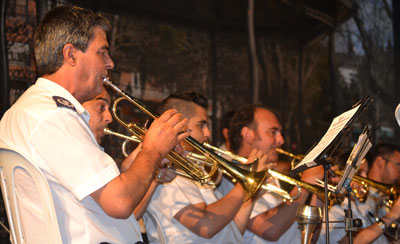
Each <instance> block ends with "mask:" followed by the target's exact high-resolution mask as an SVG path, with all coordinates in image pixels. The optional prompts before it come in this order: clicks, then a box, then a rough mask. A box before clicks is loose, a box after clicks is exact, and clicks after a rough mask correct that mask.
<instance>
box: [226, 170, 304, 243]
mask: <svg viewBox="0 0 400 244" xmlns="http://www.w3.org/2000/svg"><path fill="white" fill-rule="evenodd" d="M276 184H277V185H279V183H278V182H276ZM233 186H234V185H233V184H232V183H231V182H230V181H229V180H228V179H226V178H225V177H223V178H222V181H221V184H220V185H219V187H218V190H219V191H220V192H221V193H222V194H223V195H225V194H227V193H228V192H229V191H230V189H232V188H233ZM281 202H282V200H281V199H280V198H277V197H275V196H274V195H272V194H268V193H265V194H264V195H263V196H261V197H260V198H259V199H258V200H257V201H256V203H255V204H254V208H253V211H252V212H251V214H250V218H254V217H256V216H257V215H259V214H261V213H263V212H265V211H267V210H268V209H271V208H274V207H276V206H278V205H279V204H280V203H281ZM243 239H244V241H245V243H252V244H259V243H282V244H287V243H300V241H301V234H300V230H299V229H298V225H297V222H294V223H293V224H292V225H291V226H290V228H289V229H288V230H287V231H286V232H285V233H284V234H283V235H282V236H281V237H280V238H279V240H278V241H276V242H274V241H267V240H265V239H263V238H261V237H260V236H258V235H256V234H255V233H253V232H252V231H250V230H249V229H246V231H245V232H244V236H243Z"/></svg>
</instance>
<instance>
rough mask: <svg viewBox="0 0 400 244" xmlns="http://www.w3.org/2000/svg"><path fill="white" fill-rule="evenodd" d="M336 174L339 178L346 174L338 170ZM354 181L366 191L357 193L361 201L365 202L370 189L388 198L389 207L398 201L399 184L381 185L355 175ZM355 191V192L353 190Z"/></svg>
mask: <svg viewBox="0 0 400 244" xmlns="http://www.w3.org/2000/svg"><path fill="white" fill-rule="evenodd" d="M335 174H337V175H339V176H343V174H344V172H343V170H338V171H335ZM352 181H354V182H357V183H359V184H361V185H362V186H363V187H364V190H363V192H362V193H359V192H357V191H356V192H355V193H356V194H355V195H356V197H357V198H358V199H359V200H360V201H364V200H365V197H366V195H367V193H368V191H369V188H370V187H373V188H375V189H376V190H378V191H379V192H382V193H383V194H384V195H385V196H387V197H388V198H387V203H386V205H387V207H390V208H391V207H392V205H393V203H394V202H395V201H396V200H397V199H398V197H399V195H400V193H399V186H398V185H397V184H393V185H391V184H383V183H379V182H376V181H374V180H370V179H368V178H365V177H362V176H359V175H354V176H353V178H352ZM353 191H355V190H353Z"/></svg>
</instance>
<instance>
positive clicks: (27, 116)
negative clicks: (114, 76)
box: [0, 78, 142, 243]
mask: <svg viewBox="0 0 400 244" xmlns="http://www.w3.org/2000/svg"><path fill="white" fill-rule="evenodd" d="M0 135H1V140H2V142H3V143H4V144H5V145H6V146H7V147H9V148H11V149H14V150H16V151H17V152H19V153H21V154H22V155H23V156H24V157H26V158H27V159H28V160H29V161H30V162H31V163H33V164H35V165H36V166H38V167H39V168H40V169H41V170H42V172H43V173H44V175H45V176H46V178H47V181H48V183H49V185H50V189H51V192H52V194H53V199H54V204H55V208H56V213H57V219H58V224H59V228H60V232H61V237H62V240H63V243H101V242H109V243H135V242H137V241H139V240H142V239H141V235H140V229H139V225H138V223H137V221H136V220H135V218H134V217H133V216H131V217H129V218H128V219H114V218H112V217H110V216H108V215H107V214H106V213H105V212H104V211H103V210H102V208H101V207H100V206H99V205H98V204H97V203H96V201H94V199H92V197H90V194H91V193H93V192H94V191H96V190H97V189H99V188H101V187H102V186H104V185H105V184H107V183H108V182H109V181H111V180H112V179H113V178H115V177H116V176H118V175H119V170H118V167H117V165H116V164H115V162H114V160H113V159H112V158H111V157H110V156H109V155H107V154H106V153H104V152H103V148H101V147H100V146H99V145H98V144H97V142H96V140H95V138H94V135H93V133H92V132H91V130H90V127H89V113H88V112H87V111H86V110H85V109H84V108H83V107H82V105H81V104H80V103H79V102H78V101H77V100H76V99H75V98H74V97H73V96H72V95H71V94H70V93H69V92H68V91H67V90H65V89H64V88H63V87H61V86H59V85H58V84H56V83H54V82H52V81H49V80H47V79H43V78H40V79H38V80H37V82H36V84H35V85H33V86H31V87H30V88H29V89H28V90H27V91H26V92H25V93H24V94H23V95H22V96H21V97H20V99H19V100H18V101H17V102H16V103H15V104H14V105H13V106H12V107H11V108H10V109H9V110H8V111H7V112H6V113H5V114H4V116H3V118H2V120H1V122H0ZM18 177H23V178H25V177H26V175H24V174H23V173H21V174H19V176H18ZM18 187H19V188H18V194H19V195H18V196H19V197H20V198H21V199H23V201H22V203H21V206H20V208H21V211H22V213H23V214H24V213H25V214H27V215H22V216H23V224H24V226H25V227H26V229H27V233H25V234H26V238H27V241H28V243H45V242H46V241H45V240H43V238H45V236H43V235H42V232H41V230H40V227H41V226H43V224H41V221H43V220H42V218H41V210H40V208H39V207H38V206H39V205H38V204H37V200H38V199H37V198H36V194H32V192H31V188H32V186H31V185H30V184H27V183H26V182H25V181H19V182H18ZM31 230H32V232H31Z"/></svg>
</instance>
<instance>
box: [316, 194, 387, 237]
mask: <svg viewBox="0 0 400 244" xmlns="http://www.w3.org/2000/svg"><path fill="white" fill-rule="evenodd" d="M368 194H369V196H368V197H367V199H366V200H365V202H363V203H362V202H359V201H358V200H357V203H356V202H354V201H352V202H351V210H352V214H353V218H354V219H361V220H362V227H361V228H360V229H363V228H367V227H368V226H370V225H372V224H374V223H375V221H374V219H373V217H371V216H370V214H369V213H368V212H371V213H372V214H374V213H375V206H376V203H375V199H376V197H377V196H378V195H379V194H378V193H377V192H376V190H375V189H373V188H370V190H369V193H368ZM346 209H348V202H347V198H346V199H345V200H344V201H343V202H342V203H341V204H336V205H334V206H332V208H331V209H330V210H329V221H343V222H342V223H329V241H330V243H338V241H340V240H341V239H342V238H343V237H344V236H345V235H346V229H345V223H344V219H345V212H344V210H346ZM325 230H326V225H325V224H322V229H321V233H320V236H319V239H318V242H317V243H320V244H322V243H325V242H326V231H325ZM353 233H354V234H353V235H355V232H353ZM386 243H388V241H387V239H386V237H385V236H384V235H381V236H380V237H379V238H378V239H376V240H375V241H374V244H386Z"/></svg>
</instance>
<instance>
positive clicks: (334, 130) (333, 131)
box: [294, 105, 361, 170]
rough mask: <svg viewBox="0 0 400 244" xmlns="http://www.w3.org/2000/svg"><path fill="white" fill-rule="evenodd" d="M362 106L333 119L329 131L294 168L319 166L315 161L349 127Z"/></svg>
mask: <svg viewBox="0 0 400 244" xmlns="http://www.w3.org/2000/svg"><path fill="white" fill-rule="evenodd" d="M360 106H361V105H358V106H356V107H354V108H352V109H350V110H349V111H346V112H344V113H342V114H341V115H339V116H337V117H336V118H334V119H333V121H332V123H331V125H330V126H329V129H328V131H327V132H326V133H325V135H324V136H323V137H322V139H321V140H320V141H319V143H318V144H317V145H316V146H315V147H314V148H313V149H312V150H311V151H310V152H309V153H308V154H307V155H306V156H305V157H304V159H303V160H301V161H300V163H298V164H297V165H296V167H295V168H294V170H296V169H297V168H299V167H301V166H303V165H305V166H306V167H307V168H311V167H314V166H317V163H316V162H315V159H316V158H317V157H318V156H319V155H320V154H321V152H322V151H323V150H324V149H325V148H326V147H327V146H328V145H329V144H330V143H332V141H333V140H334V139H335V138H336V136H337V135H338V134H339V132H340V131H342V130H343V128H344V127H345V126H346V125H347V123H348V122H349V121H350V119H351V118H352V117H353V116H354V114H355V113H356V112H357V110H358V109H359V108H360Z"/></svg>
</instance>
